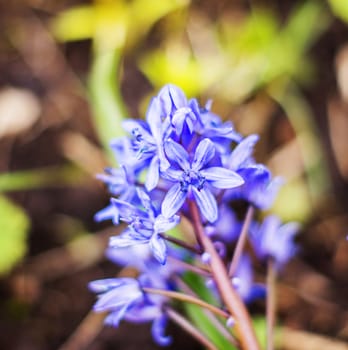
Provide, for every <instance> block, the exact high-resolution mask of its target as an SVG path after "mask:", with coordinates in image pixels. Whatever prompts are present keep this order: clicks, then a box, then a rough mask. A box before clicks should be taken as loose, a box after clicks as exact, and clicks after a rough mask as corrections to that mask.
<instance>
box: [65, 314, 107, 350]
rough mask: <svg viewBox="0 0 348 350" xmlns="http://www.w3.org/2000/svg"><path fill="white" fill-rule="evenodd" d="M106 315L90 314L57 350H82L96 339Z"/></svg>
mask: <svg viewBox="0 0 348 350" xmlns="http://www.w3.org/2000/svg"><path fill="white" fill-rule="evenodd" d="M106 315H107V313H103V312H101V313H95V312H92V311H91V312H90V313H88V314H87V316H86V317H85V318H84V319H83V321H82V322H81V323H80V325H79V326H78V328H77V329H76V330H75V332H74V333H73V334H72V335H71V336H70V337H69V338H68V340H67V341H66V342H65V343H64V344H63V345H62V346H61V347H60V348H59V349H58V350H83V349H86V348H87V346H88V345H89V344H91V343H92V341H93V340H94V339H95V338H96V336H97V335H98V334H99V332H100V331H101V330H102V328H103V321H104V318H105V316H106Z"/></svg>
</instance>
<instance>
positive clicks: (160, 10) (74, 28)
mask: <svg viewBox="0 0 348 350" xmlns="http://www.w3.org/2000/svg"><path fill="white" fill-rule="evenodd" d="M187 4H188V1H187V0H167V1H157V0H134V1H122V0H119V1H112V0H99V1H98V0H95V1H94V3H93V4H92V5H82V6H77V7H73V8H71V9H68V10H66V11H64V12H62V13H61V14H60V15H59V16H57V17H56V18H55V19H54V21H53V22H52V30H53V33H54V34H55V36H56V37H57V38H58V40H61V41H65V42H66V41H73V40H82V39H92V42H93V49H94V50H93V53H94V57H93V62H92V67H91V73H90V79H89V93H90V97H91V98H90V101H91V105H92V108H93V111H94V113H93V117H94V124H95V127H96V130H97V132H98V134H99V138H100V140H101V142H102V144H103V145H104V148H105V150H106V152H107V154H108V155H109V161H110V163H111V164H115V159H114V157H113V154H112V152H111V149H110V140H111V139H113V138H115V137H118V136H120V135H122V133H123V131H122V127H121V122H122V119H123V118H125V117H129V116H128V113H127V110H126V107H125V105H124V103H123V100H122V96H121V93H120V80H121V79H120V69H121V66H122V57H123V54H124V50H125V48H126V47H132V46H134V45H135V44H136V43H137V42H139V41H140V40H141V39H142V38H143V37H144V36H145V35H146V33H147V32H148V31H149V29H150V28H151V26H152V25H153V24H154V23H155V22H156V21H158V20H159V19H160V18H161V17H163V16H165V15H166V14H168V13H169V12H171V11H174V10H176V9H178V8H181V7H183V6H185V5H187ZM116 77H117V79H115V78H116Z"/></svg>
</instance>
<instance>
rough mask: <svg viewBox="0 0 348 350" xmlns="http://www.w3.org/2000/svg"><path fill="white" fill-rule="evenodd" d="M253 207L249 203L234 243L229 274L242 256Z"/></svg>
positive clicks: (232, 273) (235, 267) (231, 274)
mask: <svg viewBox="0 0 348 350" xmlns="http://www.w3.org/2000/svg"><path fill="white" fill-rule="evenodd" d="M254 211H255V209H254V207H253V206H252V205H249V207H248V210H247V213H246V216H245V219H244V223H243V226H242V230H241V232H240V235H239V238H238V241H237V245H236V249H235V250H234V254H233V258H232V262H231V265H230V268H229V271H228V275H229V276H231V277H232V276H233V275H234V274H235V272H236V270H237V267H238V263H239V261H240V258H241V256H242V253H243V250H244V246H245V242H246V239H247V237H248V230H249V227H250V223H251V220H252V218H253V216H254Z"/></svg>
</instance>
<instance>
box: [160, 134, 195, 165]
mask: <svg viewBox="0 0 348 350" xmlns="http://www.w3.org/2000/svg"><path fill="white" fill-rule="evenodd" d="M164 150H165V152H166V154H167V157H168V158H169V159H170V160H172V161H174V162H175V163H177V164H178V165H179V166H180V167H181V169H183V170H187V169H189V168H190V163H189V155H188V153H187V151H186V150H185V149H184V147H182V146H181V145H180V144H178V143H177V142H174V141H172V140H168V141H167V142H166V143H165V145H164Z"/></svg>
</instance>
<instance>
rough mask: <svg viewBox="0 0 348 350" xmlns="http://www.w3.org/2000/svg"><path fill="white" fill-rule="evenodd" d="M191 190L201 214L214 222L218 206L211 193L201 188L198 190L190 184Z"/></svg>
mask: <svg viewBox="0 0 348 350" xmlns="http://www.w3.org/2000/svg"><path fill="white" fill-rule="evenodd" d="M192 192H193V195H194V197H195V200H196V202H197V205H198V208H199V209H200V211H201V213H202V214H203V216H204V217H205V218H206V219H207V220H208V221H209V222H211V223H213V222H215V221H216V220H217V218H218V208H217V204H216V200H215V198H214V196H213V195H212V193H211V192H210V191H209V190H208V189H206V188H202V189H201V190H200V191H198V189H197V188H196V187H193V186H192Z"/></svg>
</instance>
